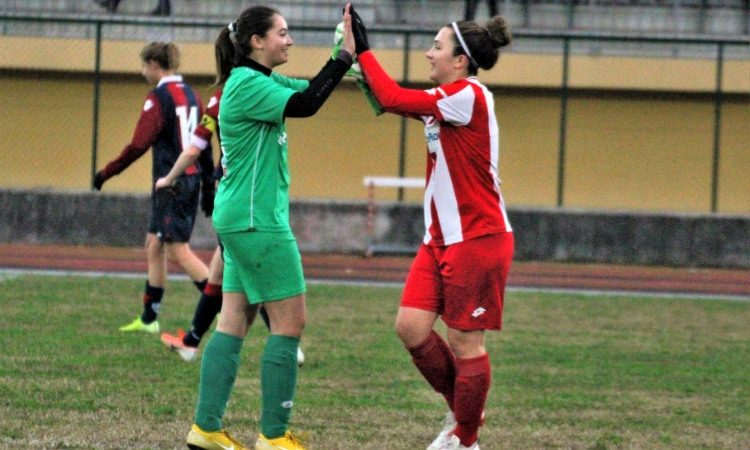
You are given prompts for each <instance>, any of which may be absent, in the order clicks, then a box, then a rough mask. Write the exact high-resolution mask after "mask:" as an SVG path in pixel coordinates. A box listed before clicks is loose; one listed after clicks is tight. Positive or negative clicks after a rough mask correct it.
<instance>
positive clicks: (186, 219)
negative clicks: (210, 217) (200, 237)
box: [148, 175, 201, 242]
mask: <svg viewBox="0 0 750 450" xmlns="http://www.w3.org/2000/svg"><path fill="white" fill-rule="evenodd" d="M200 189H201V177H200V175H188V176H181V177H179V178H177V181H175V184H174V186H172V187H168V188H163V189H158V190H155V191H154V192H153V193H152V194H151V222H150V223H149V225H148V232H149V233H153V234H156V236H157V237H158V238H159V240H160V241H162V242H189V241H190V235H191V234H192V233H193V226H194V225H195V215H196V214H197V213H198V200H199V198H200Z"/></svg>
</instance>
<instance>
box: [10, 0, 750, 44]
mask: <svg viewBox="0 0 750 450" xmlns="http://www.w3.org/2000/svg"><path fill="white" fill-rule="evenodd" d="M171 3H172V14H171V16H169V17H165V18H161V20H191V19H201V20H205V19H217V20H223V21H227V22H229V21H230V20H232V19H233V18H235V17H236V16H237V15H238V14H239V13H240V12H241V11H242V10H243V9H244V8H246V7H248V6H250V5H253V4H259V3H263V2H258V1H250V0H171ZM343 3H344V2H343V1H341V0H339V1H333V0H274V1H273V2H268V3H267V4H269V5H271V6H273V7H275V8H277V9H278V10H279V11H280V12H281V13H282V14H283V15H284V17H286V19H287V21H288V22H289V23H290V25H321V26H322V25H331V24H335V23H337V22H338V21H339V20H340V17H341V6H342V4H343ZM155 5H156V0H123V1H122V2H121V3H120V7H119V10H118V12H117V13H116V14H114V15H112V14H110V13H107V12H106V10H105V9H104V8H102V7H100V6H99V5H98V4H97V2H96V1H95V0H0V13H4V14H5V15H7V14H31V13H37V14H38V13H41V14H46V15H51V16H55V15H71V14H72V15H81V16H84V17H88V16H92V15H104V16H118V17H123V16H134V17H142V18H144V20H145V19H146V18H149V19H150V17H149V12H150V11H152V10H153V9H154V7H155ZM356 6H357V10H358V11H359V13H360V15H362V17H363V19H364V20H365V22H366V23H367V24H370V25H371V26H375V27H378V26H382V27H389V26H394V27H408V28H413V29H414V28H425V29H431V30H434V29H435V27H436V26H439V25H442V24H444V23H445V22H446V20H449V19H456V20H457V19H461V18H462V17H463V8H464V2H463V1H459V0H411V1H410V0H377V1H376V0H360V1H358V2H356ZM498 6H499V8H500V11H501V14H503V15H505V16H506V17H507V18H508V19H509V20H510V22H511V24H512V25H513V28H514V29H517V30H550V31H560V30H576V31H584V32H588V31H593V32H600V31H606V32H625V33H636V34H665V33H672V34H680V35H722V36H746V35H748V34H750V0H499V1H498ZM486 14H487V9H486V4H485V2H480V3H479V7H478V12H477V19H478V20H483V19H484V18H485V17H486ZM28 25H29V24H25V26H22V27H19V26H12V25H10V26H9V25H8V24H4V26H3V27H2V29H0V33H3V34H24V33H34V34H42V35H53V36H54V35H63V36H65V35H70V36H74V35H76V34H80V33H81V32H82V31H81V30H77V29H76V28H75V25H70V26H67V27H65V26H60V25H59V24H58V25H52V24H50V23H47V24H45V25H44V26H38V27H29V26H28ZM121 32H122V33H123V36H122V38H127V36H128V34H127V33H128V32H127V30H126V29H123V30H121ZM195 39H203V37H202V36H201V35H198V36H196V37H195Z"/></svg>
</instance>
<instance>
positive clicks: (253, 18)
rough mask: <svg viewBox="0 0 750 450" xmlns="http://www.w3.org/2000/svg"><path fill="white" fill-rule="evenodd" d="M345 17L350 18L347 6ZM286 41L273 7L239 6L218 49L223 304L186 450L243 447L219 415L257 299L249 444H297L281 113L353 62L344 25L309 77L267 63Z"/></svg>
mask: <svg viewBox="0 0 750 450" xmlns="http://www.w3.org/2000/svg"><path fill="white" fill-rule="evenodd" d="M344 20H345V21H348V20H351V17H350V15H349V10H348V8H347V9H346V11H345V13H344ZM293 44H294V41H293V40H292V38H291V37H290V34H289V27H288V25H287V22H286V20H285V19H284V18H283V17H282V16H281V14H280V13H279V12H278V11H277V10H275V9H273V8H269V7H265V6H253V7H249V8H247V9H245V10H244V11H243V12H242V14H240V16H239V17H238V18H237V20H236V21H235V22H233V23H231V24H229V26H227V27H226V28H224V29H223V30H222V32H221V33H220V35H219V37H218V38H217V41H216V46H217V54H221V55H223V57H224V58H231V59H232V60H233V64H228V65H227V64H217V69H221V68H224V67H233V68H232V69H231V73H230V75H229V77H228V79H227V81H226V84H225V86H224V91H223V94H222V98H221V103H220V106H219V130H220V134H221V147H222V168H223V172H224V176H223V178H222V179H221V183H219V188H218V190H217V193H216V200H215V207H214V213H213V225H214V228H215V229H216V232H217V233H218V234H219V238H220V240H221V242H222V243H223V245H224V259H225V265H224V279H223V303H222V308H221V316H220V318H219V323H218V325H217V327H216V331H215V332H214V333H213V334H212V335H211V338H210V340H209V341H208V343H207V344H206V348H205V350H204V353H203V359H202V361H201V374H200V389H199V394H198V404H197V408H196V412H195V421H194V423H193V425H192V427H191V429H190V432H189V433H188V435H187V445H188V447H189V448H190V449H193V450H226V449H233V450H242V449H244V448H246V447H244V446H243V445H242V444H240V443H239V442H238V441H236V440H235V439H233V438H232V437H231V436H230V435H229V434H228V433H227V432H226V431H225V430H224V428H223V424H222V419H223V416H224V413H225V410H226V407H227V403H228V402H229V399H230V396H231V393H232V389H233V386H234V382H235V379H236V377H237V375H238V370H239V362H240V350H241V349H242V344H243V341H244V339H245V337H246V336H247V332H248V329H249V327H250V325H251V324H252V322H253V320H254V319H255V316H256V314H257V311H258V308H259V307H260V305H263V307H264V308H265V310H266V312H267V313H268V317H269V321H270V324H271V334H270V336H269V337H268V339H267V341H266V344H265V347H264V350H263V356H262V358H261V370H260V387H261V400H262V411H261V418H260V432H259V435H258V439H257V441H256V443H255V450H305V449H304V447H303V444H302V443H301V442H300V441H299V439H298V438H297V437H296V436H295V435H294V434H292V433H291V432H290V431H289V421H290V418H291V411H292V408H293V406H294V399H295V393H296V388H297V349H298V346H299V341H300V338H301V336H302V332H303V330H304V328H305V323H306V320H307V309H306V303H305V290H306V287H305V280H304V276H303V273H302V263H301V259H302V258H301V256H300V253H299V249H298V247H297V242H296V239H295V237H294V235H293V234H292V230H291V227H290V224H289V182H290V176H289V167H288V154H287V152H288V140H289V136H288V135H287V130H286V125H285V121H286V118H288V117H296V118H303V117H310V116H312V115H314V114H315V113H316V112H317V111H318V110H319V109H320V108H321V107H322V106H323V104H324V102H325V101H326V100H327V99H328V97H329V96H330V94H331V93H332V92H333V89H334V88H335V87H336V86H337V85H338V83H339V82H340V81H341V79H342V78H343V77H344V74H345V73H346V72H347V71H348V70H349V69H350V68H351V65H352V56H353V54H354V48H355V45H354V39H353V37H352V36H351V33H349V34H348V35H347V33H344V36H343V40H342V44H341V46H340V49H339V51H337V52H336V56H335V57H334V58H333V59H328V61H326V63H325V65H324V66H323V68H322V69H321V70H320V72H319V73H318V74H317V75H316V76H315V77H314V78H313V79H312V80H310V81H307V80H299V79H293V78H289V77H285V76H283V75H280V74H278V73H275V72H274V71H273V69H274V68H275V67H277V66H280V65H282V64H284V63H286V62H287V61H288V60H289V48H290V47H291V46H292V45H293Z"/></svg>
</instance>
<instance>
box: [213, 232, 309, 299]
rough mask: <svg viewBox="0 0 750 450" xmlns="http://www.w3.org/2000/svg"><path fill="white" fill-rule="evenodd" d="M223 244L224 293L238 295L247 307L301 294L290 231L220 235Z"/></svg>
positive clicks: (296, 254) (296, 252)
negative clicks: (245, 302)
mask: <svg viewBox="0 0 750 450" xmlns="http://www.w3.org/2000/svg"><path fill="white" fill-rule="evenodd" d="M219 238H220V239H221V242H222V244H224V284H223V290H224V292H233V293H235V292H242V293H245V295H247V298H248V301H249V302H250V304H256V303H263V302H270V301H274V300H283V299H285V298H289V297H294V296H296V295H299V294H302V293H304V292H305V277H304V275H303V273H302V257H301V255H300V253H299V249H298V248H297V240H296V239H295V238H294V235H293V234H292V232H291V231H288V232H282V233H269V232H263V231H243V232H235V233H220V234H219Z"/></svg>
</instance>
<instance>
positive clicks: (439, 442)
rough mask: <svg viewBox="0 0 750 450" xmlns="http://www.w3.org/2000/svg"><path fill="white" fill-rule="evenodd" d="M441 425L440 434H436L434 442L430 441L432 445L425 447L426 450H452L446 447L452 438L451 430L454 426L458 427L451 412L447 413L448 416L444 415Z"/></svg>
mask: <svg viewBox="0 0 750 450" xmlns="http://www.w3.org/2000/svg"><path fill="white" fill-rule="evenodd" d="M441 424H442V425H443V429H442V430H440V434H438V436H437V437H436V438H435V440H434V441H432V444H430V446H429V447H427V450H445V449H448V448H453V447H448V445H449V444H450V443H451V438H452V437H454V436H453V430H455V429H456V425H458V423H457V422H456V418H455V417H454V416H453V411H448V414H446V415H445V419H443V421H442V422H441ZM456 448H458V447H456Z"/></svg>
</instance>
